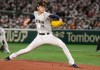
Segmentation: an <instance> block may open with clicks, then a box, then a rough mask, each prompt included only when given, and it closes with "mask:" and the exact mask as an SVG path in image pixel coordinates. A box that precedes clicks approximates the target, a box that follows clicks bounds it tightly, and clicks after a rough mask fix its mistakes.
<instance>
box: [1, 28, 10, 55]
mask: <svg viewBox="0 0 100 70" xmlns="http://www.w3.org/2000/svg"><path fill="white" fill-rule="evenodd" d="M0 42H1V45H2V46H1V48H0V51H1V52H7V53H10V51H9V48H8V44H7V41H6V37H5V31H4V29H3V28H1V27H0Z"/></svg>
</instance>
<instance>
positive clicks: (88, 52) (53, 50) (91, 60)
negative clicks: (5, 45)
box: [0, 43, 100, 66]
mask: <svg viewBox="0 0 100 70" xmlns="http://www.w3.org/2000/svg"><path fill="white" fill-rule="evenodd" d="M27 45H28V44H25V43H9V47H10V50H11V53H12V52H16V51H18V50H20V49H22V48H25V47H27ZM67 46H68V48H69V50H70V52H71V54H72V55H73V58H74V59H75V62H76V63H78V64H88V65H96V66H100V52H95V49H96V45H67ZM8 55H9V54H6V53H1V52H0V59H3V58H5V57H6V56H8ZM16 59H22V60H23V59H25V60H41V61H52V62H66V63H67V62H68V60H67V58H66V56H65V55H64V53H63V51H62V49H60V48H59V47H56V46H52V45H43V46H41V47H39V48H37V49H35V50H33V51H32V52H30V53H28V54H25V55H22V56H19V57H18V58H16Z"/></svg>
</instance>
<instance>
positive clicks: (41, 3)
mask: <svg viewBox="0 0 100 70" xmlns="http://www.w3.org/2000/svg"><path fill="white" fill-rule="evenodd" d="M46 5H47V4H46V2H45V1H40V2H38V6H46Z"/></svg>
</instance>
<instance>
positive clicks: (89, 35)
mask: <svg viewBox="0 0 100 70" xmlns="http://www.w3.org/2000/svg"><path fill="white" fill-rule="evenodd" d="M5 31H6V37H7V41H8V42H21V43H22V42H23V43H30V42H32V40H34V38H35V37H36V35H37V32H36V30H31V29H28V30H26V29H5ZM53 34H54V35H55V36H56V37H58V38H60V39H61V40H62V41H63V42H65V43H66V44H97V41H98V39H100V30H53Z"/></svg>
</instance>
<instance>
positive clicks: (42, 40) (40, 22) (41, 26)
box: [9, 11, 74, 65]
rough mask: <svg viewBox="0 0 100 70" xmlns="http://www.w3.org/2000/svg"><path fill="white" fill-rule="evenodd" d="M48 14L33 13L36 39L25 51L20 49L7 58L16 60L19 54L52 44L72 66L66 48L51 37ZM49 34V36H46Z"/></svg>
mask: <svg viewBox="0 0 100 70" xmlns="http://www.w3.org/2000/svg"><path fill="white" fill-rule="evenodd" d="M49 15H50V13H47V12H44V13H42V14H41V15H38V12H37V11H35V12H34V16H35V22H36V26H37V32H38V34H37V36H36V38H35V39H34V40H33V41H32V42H31V44H29V46H28V47H27V48H25V49H22V50H20V51H18V52H16V53H13V54H11V55H10V56H9V57H10V59H13V58H16V57H17V56H19V55H21V54H25V53H27V52H30V51H31V50H32V49H35V48H37V47H39V46H40V45H43V44H52V45H56V46H58V47H60V48H62V50H63V52H64V53H65V55H66V57H67V58H68V60H69V64H70V65H73V64H74V59H73V58H72V56H71V54H70V52H69V50H68V48H67V46H66V45H65V44H64V43H63V42H62V41H61V40H60V39H59V38H57V37H55V36H53V34H52V31H51V25H50V18H49ZM39 33H44V35H40V34H39ZM47 33H49V34H47Z"/></svg>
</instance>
